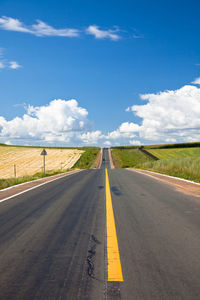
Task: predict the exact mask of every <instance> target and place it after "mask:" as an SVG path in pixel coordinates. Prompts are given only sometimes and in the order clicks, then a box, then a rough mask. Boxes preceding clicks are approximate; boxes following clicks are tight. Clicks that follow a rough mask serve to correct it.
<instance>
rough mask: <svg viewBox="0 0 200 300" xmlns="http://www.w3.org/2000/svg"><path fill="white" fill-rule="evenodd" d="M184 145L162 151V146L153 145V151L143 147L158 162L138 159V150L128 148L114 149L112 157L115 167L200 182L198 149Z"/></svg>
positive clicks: (199, 150)
mask: <svg viewBox="0 0 200 300" xmlns="http://www.w3.org/2000/svg"><path fill="white" fill-rule="evenodd" d="M185 145H186V144H184V147H183V148H174V145H173V147H167V148H166V149H163V145H158V147H156V145H154V147H153V148H154V149H151V146H149V147H146V146H145V149H146V150H147V151H149V152H150V153H152V154H153V155H155V156H156V157H158V158H159V160H158V161H154V160H151V159H150V158H149V157H147V158H146V160H145V159H143V158H142V159H141V157H138V151H139V150H137V149H130V148H123V149H121V148H120V149H119V148H118V149H116V148H115V149H113V150H112V156H113V159H114V163H115V166H116V167H135V168H141V169H145V170H150V171H155V172H159V173H163V174H167V175H171V176H175V177H180V178H185V179H188V180H193V181H196V182H200V148H199V147H196V148H194V147H193V146H192V147H190V148H188V147H185ZM197 145H198V144H197ZM167 146H168V145H167ZM198 146H199V145H198ZM144 155H145V154H144Z"/></svg>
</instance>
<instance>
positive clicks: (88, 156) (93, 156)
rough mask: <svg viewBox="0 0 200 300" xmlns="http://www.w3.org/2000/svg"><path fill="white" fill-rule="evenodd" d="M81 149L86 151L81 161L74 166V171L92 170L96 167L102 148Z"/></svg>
mask: <svg viewBox="0 0 200 300" xmlns="http://www.w3.org/2000/svg"><path fill="white" fill-rule="evenodd" d="M81 149H82V150H84V152H83V154H82V155H81V157H80V158H79V160H78V161H77V162H76V163H75V164H74V166H73V169H91V168H94V167H96V164H97V159H98V153H99V151H100V148H98V147H83V148H81Z"/></svg>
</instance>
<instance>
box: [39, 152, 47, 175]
mask: <svg viewBox="0 0 200 300" xmlns="http://www.w3.org/2000/svg"><path fill="white" fill-rule="evenodd" d="M40 155H42V156H43V176H44V177H45V156H46V155H47V151H46V150H45V149H43V150H42V152H41V154H40Z"/></svg>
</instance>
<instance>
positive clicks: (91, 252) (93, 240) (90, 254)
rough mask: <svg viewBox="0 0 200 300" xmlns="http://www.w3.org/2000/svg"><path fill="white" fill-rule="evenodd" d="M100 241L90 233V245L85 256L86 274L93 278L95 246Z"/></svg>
mask: <svg viewBox="0 0 200 300" xmlns="http://www.w3.org/2000/svg"><path fill="white" fill-rule="evenodd" d="M99 244H100V242H99V241H98V240H97V238H96V237H95V236H94V235H93V234H92V235H91V247H90V249H89V250H88V256H87V264H88V268H87V274H88V276H90V277H92V278H95V276H94V258H95V254H96V247H97V245H99Z"/></svg>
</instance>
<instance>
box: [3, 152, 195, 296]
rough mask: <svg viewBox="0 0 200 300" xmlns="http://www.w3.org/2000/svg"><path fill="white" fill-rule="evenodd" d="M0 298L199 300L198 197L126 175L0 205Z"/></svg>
mask: <svg viewBox="0 0 200 300" xmlns="http://www.w3.org/2000/svg"><path fill="white" fill-rule="evenodd" d="M0 299H1V300H17V299H20V300H21V299H27V300H32V299H42V300H50V299H51V300H53V299H55V300H57V299H58V300H59V299H67V300H73V299H91V300H101V299H128V300H129V299H130V300H134V299H139V300H143V299H145V300H146V299H153V300H157V299H158V300H162V299H164V300H165V299H166V300H171V299H181V300H183V299H187V300H191V299H198V300H199V299H200V198H198V197H193V196H190V195H186V194H183V193H181V192H178V191H176V190H175V189H174V188H173V187H172V186H171V185H168V184H166V183H163V182H160V181H158V180H155V179H153V178H151V177H149V176H145V175H143V174H139V173H136V172H132V171H129V170H126V169H110V162H109V155H108V150H107V149H104V150H103V160H102V164H101V167H100V169H93V170H84V171H82V172H79V173H76V174H72V175H70V176H67V177H62V178H60V179H59V180H56V181H52V182H50V183H48V184H45V185H42V186H39V187H37V188H35V189H32V190H29V191H27V192H25V193H23V194H20V195H17V196H15V197H12V198H10V199H8V200H6V201H4V202H1V203H0Z"/></svg>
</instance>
